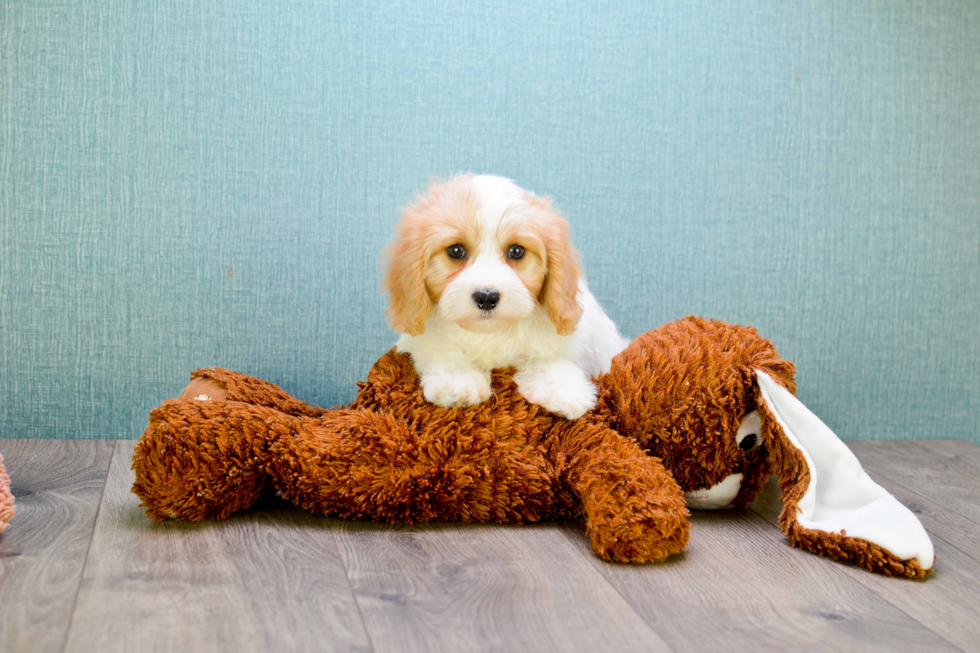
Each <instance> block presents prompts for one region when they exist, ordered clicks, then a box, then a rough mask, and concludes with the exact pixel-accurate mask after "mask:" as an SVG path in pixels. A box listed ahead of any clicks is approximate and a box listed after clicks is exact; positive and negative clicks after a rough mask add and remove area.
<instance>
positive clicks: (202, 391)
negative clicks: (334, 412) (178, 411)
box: [180, 367, 326, 417]
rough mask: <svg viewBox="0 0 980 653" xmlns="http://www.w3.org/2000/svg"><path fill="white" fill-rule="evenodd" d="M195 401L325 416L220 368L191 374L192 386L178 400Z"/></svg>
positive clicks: (276, 390) (265, 385)
mask: <svg viewBox="0 0 980 653" xmlns="http://www.w3.org/2000/svg"><path fill="white" fill-rule="evenodd" d="M196 397H202V399H203V398H207V399H210V400H212V401H238V402H242V403H246V404H254V405H256V406H266V407H268V408H275V409H276V410H278V411H280V412H283V413H286V414H287V415H296V416H301V415H303V416H307V417H319V416H321V415H323V414H324V413H325V412H326V410H325V409H323V408H316V407H315V406H310V405H309V404H306V403H304V402H302V401H300V400H299V399H296V398H295V397H292V396H290V395H289V394H287V393H286V392H284V391H283V390H282V388H280V387H279V386H277V385H275V384H274V383H269V382H268V381H263V380H262V379H256V378H255V377H252V376H248V375H246V374H239V373H238V372H232V371H231V370H225V369H222V368H220V367H212V368H204V369H199V370H195V371H194V372H192V373H191V382H190V383H189V384H188V385H187V387H186V388H184V391H183V392H182V393H181V394H180V398H181V399H194V398H196Z"/></svg>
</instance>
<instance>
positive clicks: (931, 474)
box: [0, 440, 980, 653]
mask: <svg viewBox="0 0 980 653" xmlns="http://www.w3.org/2000/svg"><path fill="white" fill-rule="evenodd" d="M850 446H851V448H852V450H853V451H854V452H855V453H856V454H857V456H858V458H859V459H860V460H861V462H862V464H863V465H864V467H865V469H867V470H868V473H869V474H871V476H872V477H873V478H874V479H875V480H876V481H878V482H879V483H880V484H881V485H883V486H884V487H885V488H886V489H888V490H889V491H890V492H892V493H893V494H894V495H895V496H897V497H898V498H899V499H900V500H901V501H902V502H904V503H905V504H906V505H907V506H909V507H910V508H911V509H912V510H913V511H915V512H916V513H917V514H918V515H919V517H920V519H921V520H922V522H923V524H924V525H925V527H926V529H927V530H928V531H929V533H930V535H931V536H932V539H933V542H934V544H935V547H936V554H937V556H938V561H937V563H936V571H935V572H934V573H933V574H932V576H931V577H929V578H928V579H927V580H925V581H910V580H903V579H894V578H885V577H881V576H877V575H875V574H871V573H868V572H866V571H864V570H862V569H859V568H856V567H852V566H848V565H842V564H838V563H835V562H833V561H830V560H827V559H824V558H820V557H817V556H814V555H810V554H807V553H804V552H802V551H799V550H797V549H793V548H792V547H790V546H789V544H788V543H787V542H786V541H785V540H784V539H783V537H782V535H781V534H780V533H779V531H778V529H777V528H776V526H775V522H776V517H777V515H778V511H779V502H778V491H777V489H776V487H775V484H774V483H772V482H770V484H769V486H767V488H766V491H765V492H764V493H763V494H762V495H761V496H760V498H759V500H758V501H756V502H755V503H754V504H752V505H751V506H750V507H749V509H748V510H728V511H720V512H710V513H695V515H694V517H693V519H692V530H691V543H690V545H689V546H688V548H687V550H686V551H685V552H684V553H683V554H682V555H680V556H676V557H675V558H673V559H671V560H669V561H667V562H664V563H660V564H652V565H643V566H636V565H617V564H610V563H607V562H604V561H603V560H601V559H599V558H597V557H596V556H595V555H593V554H592V553H591V552H590V551H589V547H588V542H587V541H586V539H585V535H584V532H583V528H582V524H581V523H579V522H578V521H568V522H563V523H546V524H536V525H531V526H489V525H460V524H435V525H427V526H411V527H394V526H386V525H380V524H373V523H364V522H348V521H342V520H338V519H329V518H324V517H320V516H316V515H311V514H308V513H306V512H304V511H302V510H299V509H297V508H295V507H293V506H291V505H289V504H288V503H285V502H282V501H279V500H270V501H268V502H266V503H264V504H262V505H260V506H257V507H256V508H255V509H253V510H250V511H248V512H246V513H243V514H240V515H237V516H235V517H233V518H231V519H229V520H227V521H224V522H205V523H199V524H180V523H163V524H157V523H154V522H152V521H150V520H149V519H147V518H146V517H145V516H144V515H143V514H142V512H141V511H140V509H139V507H138V505H137V504H138V500H137V498H136V497H135V496H134V495H132V494H131V493H130V491H129V488H130V486H131V485H132V481H133V473H132V471H130V468H129V467H130V459H131V455H132V447H133V442H128V441H116V442H112V441H105V440H0V452H2V453H3V455H4V458H5V464H6V466H7V471H8V473H9V474H10V476H11V482H12V485H13V488H14V491H15V494H16V495H17V506H18V509H17V514H16V516H15V518H14V521H13V522H12V523H11V525H10V528H9V529H8V530H7V531H6V532H4V533H3V534H2V535H0V652H2V653H6V652H8V651H9V652H14V651H99V652H102V651H126V652H128V653H133V652H136V651H233V652H234V653H244V652H246V651H289V650H309V651H335V650H336V651H377V652H382V651H384V652H388V651H453V652H455V651H483V650H488V651H491V650H492V651H589V652H595V651H678V652H680V651H725V652H731V651H739V650H746V649H751V650H753V651H760V650H818V651H823V650H827V651H831V650H834V651H841V650H845V651H879V650H880V651H943V650H964V651H980V546H978V536H980V447H977V446H976V445H973V444H971V443H968V442H964V441H958V440H940V441H910V442H853V443H850Z"/></svg>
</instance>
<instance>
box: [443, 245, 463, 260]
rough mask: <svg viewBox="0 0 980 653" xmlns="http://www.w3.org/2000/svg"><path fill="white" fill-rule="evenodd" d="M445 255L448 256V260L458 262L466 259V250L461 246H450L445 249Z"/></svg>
mask: <svg viewBox="0 0 980 653" xmlns="http://www.w3.org/2000/svg"><path fill="white" fill-rule="evenodd" d="M446 253H447V254H449V258H454V259H456V260H459V259H461V258H466V248H465V247H463V246H462V245H450V246H449V248H448V249H446Z"/></svg>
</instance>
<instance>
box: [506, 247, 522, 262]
mask: <svg viewBox="0 0 980 653" xmlns="http://www.w3.org/2000/svg"><path fill="white" fill-rule="evenodd" d="M507 258H509V259H511V260H514V261H519V260H521V259H522V258H524V248H523V247H521V246H520V245H511V246H510V249H508V250H507Z"/></svg>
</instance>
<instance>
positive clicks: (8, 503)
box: [0, 456, 15, 532]
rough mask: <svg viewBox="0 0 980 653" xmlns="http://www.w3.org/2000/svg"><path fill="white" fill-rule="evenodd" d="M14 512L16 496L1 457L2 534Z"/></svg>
mask: <svg viewBox="0 0 980 653" xmlns="http://www.w3.org/2000/svg"><path fill="white" fill-rule="evenodd" d="M14 510H15V507H14V494H13V492H11V491H10V479H9V478H8V477H7V472H6V470H4V468H3V456H0V532H3V529H5V528H7V524H9V523H10V519H11V518H12V517H13V516H14Z"/></svg>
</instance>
